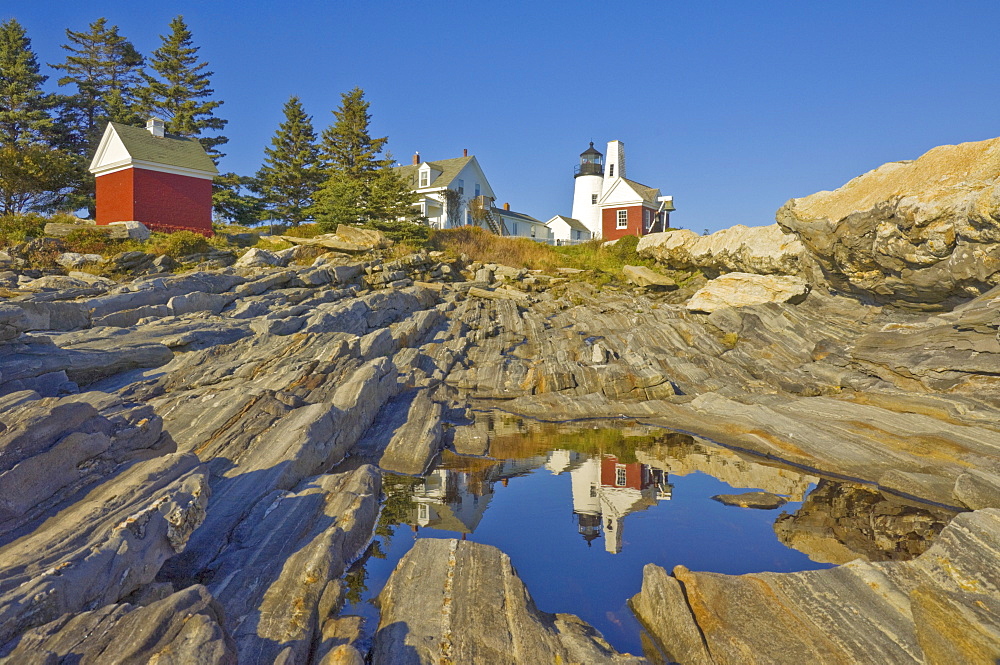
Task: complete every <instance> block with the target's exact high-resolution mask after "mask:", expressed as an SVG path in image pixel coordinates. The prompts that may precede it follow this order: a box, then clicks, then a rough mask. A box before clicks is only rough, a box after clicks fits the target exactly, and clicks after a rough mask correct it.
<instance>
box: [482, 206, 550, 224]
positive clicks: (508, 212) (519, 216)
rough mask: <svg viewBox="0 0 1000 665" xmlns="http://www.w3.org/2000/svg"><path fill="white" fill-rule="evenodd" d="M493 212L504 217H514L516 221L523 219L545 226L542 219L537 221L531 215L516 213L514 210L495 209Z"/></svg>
mask: <svg viewBox="0 0 1000 665" xmlns="http://www.w3.org/2000/svg"><path fill="white" fill-rule="evenodd" d="M493 211H494V212H495V213H496V214H498V215H501V216H503V217H514V218H515V219H522V220H524V221H526V222H531V223H533V224H544V223H545V222H543V221H542V220H540V219H535V218H534V217H532V216H531V215H526V214H524V213H523V212H514V211H513V210H504V209H503V208H494V209H493Z"/></svg>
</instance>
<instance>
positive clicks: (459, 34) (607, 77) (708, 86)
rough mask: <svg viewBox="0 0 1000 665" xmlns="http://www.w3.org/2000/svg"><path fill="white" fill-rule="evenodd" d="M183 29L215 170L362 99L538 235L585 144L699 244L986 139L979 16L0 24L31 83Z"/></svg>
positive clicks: (532, 16)
mask: <svg viewBox="0 0 1000 665" xmlns="http://www.w3.org/2000/svg"><path fill="white" fill-rule="evenodd" d="M177 14H183V15H184V17H185V20H186V21H187V22H188V25H189V27H190V28H191V30H192V32H193V35H194V40H195V43H196V44H197V45H198V46H200V47H201V51H200V55H201V56H202V58H203V59H205V60H207V61H208V62H209V64H210V69H211V70H212V71H214V72H215V76H214V77H213V79H212V82H213V85H214V88H215V90H216V97H217V98H218V99H222V100H224V101H225V105H224V106H222V107H221V108H220V110H219V115H220V116H221V117H224V118H226V119H228V120H229V126H228V127H227V129H226V132H225V133H226V135H227V136H229V138H230V142H229V144H228V145H227V146H225V147H224V150H225V151H226V152H227V154H228V156H227V157H226V158H225V160H224V161H223V163H222V165H221V166H222V168H223V169H224V170H230V171H236V172H238V173H243V174H250V173H252V172H253V171H255V170H256V169H257V168H258V167H259V165H260V161H261V159H262V154H263V148H264V146H265V145H266V144H267V143H268V141H269V140H270V137H271V136H272V134H273V133H274V130H275V129H276V127H277V125H278V123H279V122H280V121H281V119H282V115H281V107H282V105H283V104H284V102H285V101H286V100H287V99H288V97H289V95H292V94H295V95H298V96H300V97H301V98H302V100H303V102H304V104H305V106H306V108H307V110H308V112H309V113H310V114H311V115H313V117H314V123H315V124H316V125H317V128H318V129H319V128H322V127H324V126H326V125H327V124H329V122H330V121H331V119H332V115H331V113H330V111H331V110H332V109H334V108H336V107H337V106H338V105H339V103H340V93H342V92H344V91H346V90H349V89H350V88H352V87H354V86H360V87H362V88H363V89H364V90H365V92H366V97H367V99H368V100H369V101H370V102H371V112H372V115H373V129H374V132H375V133H376V134H377V135H380V136H382V135H387V136H388V137H389V148H390V150H391V151H392V152H393V154H394V156H395V157H396V159H397V160H399V161H401V162H404V163H406V162H408V161H409V159H410V157H411V155H412V154H413V152H414V151H420V154H421V156H422V157H423V158H424V159H429V160H435V159H446V158H449V157H457V156H461V154H462V149H463V148H468V149H469V152H470V154H474V155H476V156H477V157H478V159H479V161H480V164H481V165H482V166H483V169H484V170H485V172H486V175H487V177H488V178H489V179H490V184H491V185H492V186H493V189H494V190H495V191H496V193H497V196H498V197H499V199H500V201H509V202H510V203H511V206H512V208H514V209H515V210H519V211H522V212H526V213H528V214H531V215H533V216H535V217H539V218H541V219H543V220H545V219H548V218H549V217H551V216H552V215H554V214H569V212H570V208H571V203H572V188H573V177H572V176H573V167H574V165H575V164H576V163H577V159H578V155H579V153H580V152H581V151H583V150H584V149H585V148H586V147H587V143H588V141H590V140H594V141H595V143H596V145H597V146H598V147H599V148H600V149H602V152H603V145H604V144H605V143H606V142H607V141H608V140H611V139H619V140H621V141H624V143H625V146H626V154H627V157H628V175H629V177H630V178H632V179H634V180H638V181H639V182H642V183H644V184H647V185H650V186H654V187H659V188H660V189H661V190H662V191H663V193H664V194H673V195H674V198H675V202H676V205H677V212H676V213H675V214H674V215H672V222H673V223H674V225H675V226H683V227H686V228H691V229H694V230H696V231H699V232H700V231H702V230H703V229H706V228H707V229H710V230H717V229H721V228H725V227H728V226H731V225H733V224H747V225H760V224H769V223H771V222H773V221H774V211H775V210H776V209H777V208H778V207H779V206H780V205H781V204H782V203H784V201H785V200H787V199H788V198H791V197H793V196H804V195H806V194H810V193H812V192H814V191H818V190H821V189H834V188H836V187H838V186H840V185H841V184H843V183H844V182H846V181H847V180H849V179H850V178H852V177H854V176H857V175H860V174H861V173H863V172H865V171H868V170H870V169H872V168H875V167H876V166H878V165H879V164H882V163H884V162H887V161H893V160H901V159H914V158H916V157H918V156H919V155H920V154H922V153H923V152H925V151H926V150H928V149H930V148H932V147H934V146H936V145H941V144H946V143H959V142H963V141H975V140H982V139H986V138H992V137H994V136H997V135H998V134H1000V124H998V116H1000V111H998V109H1000V84H998V83H1000V82H998V80H997V79H998V73H1000V48H998V47H997V43H998V42H997V36H996V30H997V26H998V25H1000V2H996V1H995V0H982V1H980V0H965V1H963V2H954V3H952V2H926V1H922V0H910V1H907V2H897V1H885V2H870V1H869V2H813V1H809V0H798V1H776V2H761V1H758V2H735V1H729V2H726V1H717V2H710V1H705V2H694V1H690V2H673V1H661V2H644V3H631V2H614V3H612V2H604V3H596V2H579V1H577V2H520V1H519V0H510V1H508V2H504V3H489V4H486V3H478V2H466V3H456V2H422V3H417V2H377V1H371V2H339V1H325V2H324V1H319V0H303V1H300V2H295V3H271V2H254V1H248V2H240V3H237V2H230V1H228V0H215V1H212V2H159V3H136V2H102V1H101V0H94V1H92V2H76V1H73V0H63V1H49V0H14V1H13V2H11V0H7V1H6V2H4V3H2V4H0V19H4V20H5V19H7V18H10V17H15V18H17V19H18V20H19V21H20V22H21V23H22V24H23V25H24V26H25V28H26V29H27V30H28V35H29V36H30V37H31V39H32V42H33V46H34V49H35V51H36V53H37V54H38V56H39V60H40V61H41V62H44V63H54V62H61V61H62V59H63V54H62V51H61V49H60V48H59V45H60V44H62V43H64V42H65V32H64V31H65V29H66V28H71V29H74V30H83V29H85V28H86V26H87V25H88V24H89V23H90V22H91V21H93V20H94V19H96V18H98V17H100V16H105V17H107V18H108V19H109V21H111V22H112V23H114V24H117V25H118V26H119V27H120V29H121V32H122V34H123V35H125V36H126V37H127V38H129V39H130V40H132V42H133V43H134V44H135V45H136V46H137V47H138V48H139V50H140V51H142V52H143V53H144V54H148V53H149V52H150V51H152V50H153V49H155V48H156V47H157V46H159V44H160V41H159V38H158V35H160V34H164V33H166V32H167V29H168V28H167V25H168V23H169V21H170V19H171V18H172V17H173V16H175V15H177ZM46 73H48V74H50V75H52V74H54V72H52V71H48V70H47V68H46ZM56 78H58V77H57V76H52V80H51V81H50V84H54V82H55V79H56Z"/></svg>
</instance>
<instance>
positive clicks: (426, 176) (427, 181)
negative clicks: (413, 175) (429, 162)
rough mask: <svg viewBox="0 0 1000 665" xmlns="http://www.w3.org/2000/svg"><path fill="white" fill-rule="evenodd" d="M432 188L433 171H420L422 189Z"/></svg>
mask: <svg viewBox="0 0 1000 665" xmlns="http://www.w3.org/2000/svg"><path fill="white" fill-rule="evenodd" d="M430 186H431V170H430V169H421V171H420V187H430Z"/></svg>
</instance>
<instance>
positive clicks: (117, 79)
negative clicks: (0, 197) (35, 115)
mask: <svg viewBox="0 0 1000 665" xmlns="http://www.w3.org/2000/svg"><path fill="white" fill-rule="evenodd" d="M66 38H67V41H68V43H66V44H63V46H62V48H63V49H64V50H66V51H67V52H68V54H67V56H66V60H65V62H63V63H62V64H58V65H51V67H52V68H54V69H57V70H61V71H63V72H64V73H65V75H64V76H62V77H61V78H60V79H59V85H60V86H68V85H72V86H73V87H75V89H76V92H75V93H74V94H71V95H66V96H63V97H62V98H61V100H60V103H59V115H58V118H57V122H56V125H57V128H58V129H59V130H60V139H59V143H60V145H62V146H63V147H64V148H66V149H67V150H70V151H72V152H74V153H76V154H77V155H79V157H80V159H79V162H80V169H79V170H80V174H79V175H80V177H79V182H78V183H77V186H76V188H75V191H74V193H73V197H72V205H73V206H74V207H87V208H88V209H89V210H90V214H91V215H93V214H94V213H95V208H96V206H95V201H94V177H93V176H92V175H91V174H90V173H89V172H88V171H87V170H86V168H84V165H85V163H86V162H88V161H89V160H90V158H91V157H93V155H94V151H95V150H96V149H97V145H98V143H99V142H100V140H101V136H102V134H103V133H104V129H105V127H107V124H108V121H109V120H113V121H116V122H124V123H126V124H141V122H142V116H141V114H140V113H139V109H138V108H137V100H136V98H135V95H136V92H137V89H138V87H139V84H140V83H141V81H142V64H143V58H142V56H141V55H140V54H139V52H138V51H137V50H136V49H135V47H134V46H133V45H132V43H131V42H129V41H128V40H127V39H125V38H124V37H122V36H121V35H120V34H118V26H116V25H112V26H109V25H108V21H107V19H105V18H99V19H97V20H96V21H94V22H93V23H91V24H90V25H89V26H88V30H87V31H86V32H83V31H81V32H75V31H73V30H66Z"/></svg>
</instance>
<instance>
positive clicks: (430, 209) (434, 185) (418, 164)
mask: <svg viewBox="0 0 1000 665" xmlns="http://www.w3.org/2000/svg"><path fill="white" fill-rule="evenodd" d="M395 170H396V173H398V174H399V176H400V177H402V178H403V180H404V181H405V182H407V183H408V184H409V185H410V189H412V190H413V191H414V192H416V193H417V196H418V200H417V202H416V204H414V205H415V206H416V207H418V208H419V211H420V212H419V214H420V215H421V216H423V217H426V218H427V220H428V222H429V223H430V225H431V226H433V227H434V228H438V229H447V228H452V227H455V226H464V225H466V224H471V223H472V217H471V214H470V212H469V210H468V203H469V201H471V200H473V199H475V198H476V197H479V196H484V197H486V198H487V200H489V201H491V202H492V201H494V200H495V199H496V195H494V193H493V188H492V187H490V183H489V181H488V180H487V179H486V175H485V174H484V173H483V169H482V168H481V167H480V166H479V161H478V160H477V159H476V157H475V155H473V156H469V155H468V152H467V151H466V154H465V155H464V156H462V157H456V158H455V159H444V160H440V161H436V162H422V161H420V155H419V154H416V155H414V156H413V163H412V164H408V165H406V166H397V167H396V168H395ZM446 191H451V192H453V194H452V195H451V198H452V199H453V201H454V202H455V203H456V204H457V205H454V204H453V205H452V209H451V211H450V212H451V214H449V209H448V198H449V197H448V196H447V195H446V194H445V192H446ZM458 197H460V198H458Z"/></svg>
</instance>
